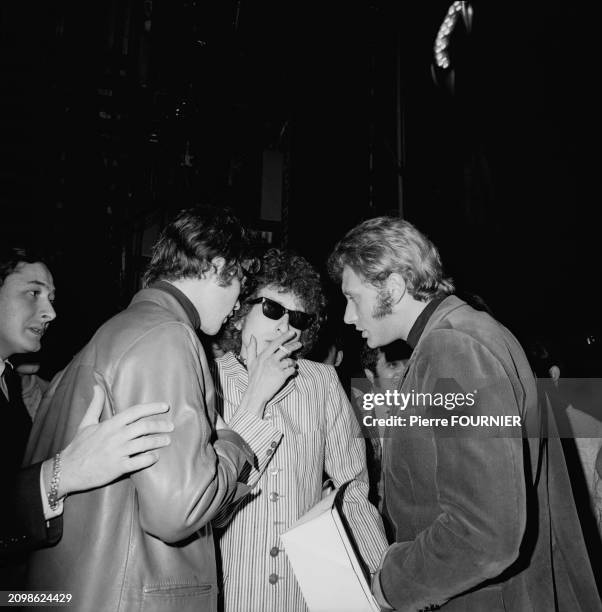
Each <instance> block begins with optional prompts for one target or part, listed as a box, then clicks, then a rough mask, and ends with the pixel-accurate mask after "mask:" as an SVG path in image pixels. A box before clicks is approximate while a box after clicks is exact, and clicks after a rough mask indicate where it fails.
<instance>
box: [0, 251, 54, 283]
mask: <svg viewBox="0 0 602 612" xmlns="http://www.w3.org/2000/svg"><path fill="white" fill-rule="evenodd" d="M20 263H43V264H46V263H47V258H46V256H45V254H43V253H42V252H41V251H40V250H37V249H35V248H32V247H30V246H0V286H1V285H2V284H3V283H4V281H5V280H6V277H7V276H9V275H10V274H12V273H13V272H14V271H15V269H16V268H17V266H18V265H19V264H20Z"/></svg>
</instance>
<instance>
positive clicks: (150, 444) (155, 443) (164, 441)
mask: <svg viewBox="0 0 602 612" xmlns="http://www.w3.org/2000/svg"><path fill="white" fill-rule="evenodd" d="M169 444H171V438H170V437H169V436H167V435H162V436H142V437H141V438H136V439H135V440H130V442H128V443H127V445H126V453H127V454H128V455H137V454H139V453H146V452H148V451H152V450H157V449H158V448H163V447H164V446H168V445H169Z"/></svg>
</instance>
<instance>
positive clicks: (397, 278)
mask: <svg viewBox="0 0 602 612" xmlns="http://www.w3.org/2000/svg"><path fill="white" fill-rule="evenodd" d="M385 282H386V287H387V292H388V293H389V295H390V296H391V303H392V304H398V303H399V302H401V299H402V298H403V296H404V295H405V294H406V291H407V286H406V282H405V280H403V276H402V275H401V274H399V273H397V272H391V274H389V277H388V278H387V280H386V281H385Z"/></svg>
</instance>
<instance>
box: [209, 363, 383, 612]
mask: <svg viewBox="0 0 602 612" xmlns="http://www.w3.org/2000/svg"><path fill="white" fill-rule="evenodd" d="M298 365H299V369H298V375H297V376H296V377H295V378H293V379H291V380H289V382H288V383H287V384H286V385H285V387H283V388H282V389H281V390H280V391H279V392H278V393H277V394H276V395H275V396H274V398H272V400H270V401H269V402H268V404H267V406H266V409H265V411H264V416H263V418H262V419H259V418H258V417H256V416H254V415H252V414H250V413H249V412H248V411H246V410H244V409H243V410H238V406H239V405H240V402H241V400H242V397H243V394H244V392H245V389H246V387H247V384H248V376H247V371H246V369H245V368H244V367H243V366H242V365H241V364H240V363H239V362H238V360H237V359H236V358H235V357H234V355H233V354H232V353H227V354H226V355H224V356H223V357H221V358H219V359H217V366H218V372H217V376H216V396H217V402H216V403H217V407H218V410H220V412H221V413H222V414H223V416H224V419H225V420H226V422H228V423H229V425H230V427H232V429H234V430H235V431H237V432H238V433H240V434H241V435H242V436H243V437H244V438H245V440H246V441H247V442H248V443H249V444H250V446H251V448H252V449H253V451H254V453H255V455H256V457H257V461H258V463H257V465H256V466H255V468H253V469H252V471H251V473H250V474H249V479H248V483H249V484H250V485H251V486H253V487H254V488H253V491H252V492H251V495H250V498H249V499H248V500H245V501H244V502H243V503H242V504H241V505H240V507H239V508H238V509H237V510H236V512H235V514H234V516H233V518H232V520H231V522H230V523H229V524H228V526H227V527H226V529H225V531H224V532H223V534H222V537H221V539H220V549H221V554H222V563H223V576H224V593H223V595H224V610H225V612H283V611H286V612H297V611H298V612H306V611H307V606H306V605H305V601H304V599H303V596H302V594H301V591H300V589H299V585H298V584H297V581H296V580H295V577H294V575H293V571H292V568H291V566H290V564H289V562H288V560H287V558H286V554H285V553H284V551H283V550H282V543H281V542H280V534H281V533H282V532H283V531H286V530H287V529H288V528H289V527H290V526H291V525H292V524H293V523H294V522H295V521H296V520H297V519H298V518H299V517H300V516H301V515H303V514H304V513H305V512H307V511H308V510H309V509H310V508H311V507H312V506H314V505H315V504H316V503H317V502H318V501H319V500H320V499H321V496H322V481H323V475H324V472H326V474H327V475H328V476H329V477H330V478H331V479H332V481H333V484H334V486H335V487H340V486H341V485H343V484H344V483H346V482H349V485H348V486H347V487H346V489H345V491H344V495H343V500H342V511H343V514H344V516H345V518H346V519H347V521H348V523H349V526H350V528H351V531H352V535H353V537H354V539H355V541H356V544H357V547H358V549H359V551H360V554H361V556H362V557H363V559H364V561H365V563H366V565H367V566H368V568H369V569H370V571H371V572H374V571H375V570H376V569H377V568H378V565H379V563H380V559H381V557H382V554H383V552H384V551H385V549H386V548H387V541H386V538H385V534H384V529H383V525H382V521H381V518H380V516H379V514H378V511H377V510H376V508H374V506H372V505H371V504H370V503H369V502H368V475H367V471H366V449H365V443H364V440H363V438H362V437H361V434H360V429H359V425H358V423H357V420H356V418H355V415H354V413H353V410H352V408H351V406H350V404H349V401H348V399H347V396H346V395H345V392H344V391H343V388H342V387H341V385H340V383H339V380H338V378H337V375H336V372H335V370H334V368H332V367H331V366H326V365H323V364H320V363H314V362H312V361H307V360H304V359H300V360H299V361H298ZM333 596H336V594H333Z"/></svg>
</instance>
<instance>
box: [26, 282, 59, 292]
mask: <svg viewBox="0 0 602 612" xmlns="http://www.w3.org/2000/svg"><path fill="white" fill-rule="evenodd" d="M25 284H26V285H35V286H36V287H44V289H48V293H53V294H54V293H56V289H55V288H54V287H53V286H52V285H49V284H48V283H45V282H44V281H41V280H35V279H31V280H28V281H25Z"/></svg>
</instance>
